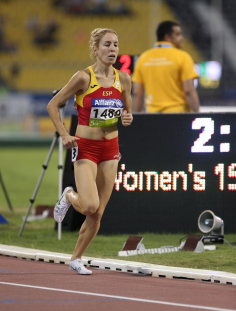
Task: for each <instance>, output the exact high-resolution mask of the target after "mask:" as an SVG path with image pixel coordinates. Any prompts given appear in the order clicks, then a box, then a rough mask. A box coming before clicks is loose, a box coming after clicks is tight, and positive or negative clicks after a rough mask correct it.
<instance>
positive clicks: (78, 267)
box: [70, 259, 92, 274]
mask: <svg viewBox="0 0 236 311" xmlns="http://www.w3.org/2000/svg"><path fill="white" fill-rule="evenodd" d="M70 269H71V270H73V271H77V272H78V273H79V274H92V271H90V270H88V269H86V268H85V266H84V264H83V262H82V260H81V259H75V260H73V261H71V262H70Z"/></svg>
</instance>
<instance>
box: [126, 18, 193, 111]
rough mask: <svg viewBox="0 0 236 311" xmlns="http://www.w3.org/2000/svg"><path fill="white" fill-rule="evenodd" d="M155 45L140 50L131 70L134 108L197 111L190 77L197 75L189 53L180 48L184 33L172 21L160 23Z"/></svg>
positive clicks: (135, 109)
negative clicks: (142, 50) (141, 51)
mask: <svg viewBox="0 0 236 311" xmlns="http://www.w3.org/2000/svg"><path fill="white" fill-rule="evenodd" d="M156 34H157V40H158V42H156V43H155V45H154V48H152V49H150V50H147V51H146V52H144V53H142V54H141V55H140V57H139V58H138V60H137V63H136V65H135V69H134V74H133V78H132V80H133V111H134V112H141V111H142V109H143V95H144V93H145V108H146V112H163V113H166V112H170V113H175V112H191V111H194V112H198V111H199V98H198V94H197V92H196V90H195V88H194V84H193V80H194V79H196V78H198V74H197V72H196V70H195V68H194V63H193V60H192V58H191V56H190V55H189V54H188V53H186V52H184V51H181V50H180V48H181V46H182V43H183V40H184V37H183V34H182V31H181V28H180V26H179V25H178V24H177V23H175V22H172V21H165V22H162V23H161V24H159V26H158V28H157V31H156Z"/></svg>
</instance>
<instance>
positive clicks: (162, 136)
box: [62, 113, 236, 234]
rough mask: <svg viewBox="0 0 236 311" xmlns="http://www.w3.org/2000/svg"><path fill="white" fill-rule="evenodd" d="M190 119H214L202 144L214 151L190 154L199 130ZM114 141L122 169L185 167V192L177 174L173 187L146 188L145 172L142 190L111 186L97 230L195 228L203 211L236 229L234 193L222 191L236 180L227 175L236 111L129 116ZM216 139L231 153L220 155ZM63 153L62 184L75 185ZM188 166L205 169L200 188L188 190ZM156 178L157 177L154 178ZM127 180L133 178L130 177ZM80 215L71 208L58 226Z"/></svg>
mask: <svg viewBox="0 0 236 311" xmlns="http://www.w3.org/2000/svg"><path fill="white" fill-rule="evenodd" d="M195 118H211V119H212V120H213V121H214V134H213V135H212V136H211V139H210V140H209V141H208V142H207V143H206V145H213V146H214V152H213V153H191V146H192V145H193V143H194V141H196V139H197V138H198V137H199V135H200V133H201V132H202V131H203V128H202V129H201V130H192V121H193V120H194V119H195ZM225 124H229V125H230V131H231V132H230V134H229V135H221V134H220V125H225ZM76 126H77V116H72V127H71V133H72V134H73V135H74V133H75V129H76ZM118 127H119V143H120V152H121V154H122V159H121V161H120V163H119V166H118V171H121V164H125V171H122V172H123V173H126V172H127V171H129V172H130V171H132V172H135V173H136V174H138V172H139V171H143V172H145V171H155V172H158V174H159V175H160V174H161V173H162V172H163V171H168V172H169V173H170V174H172V172H173V171H177V172H178V171H184V172H185V173H186V174H187V178H188V181H187V191H184V190H183V189H182V178H179V179H178V182H177V191H174V190H170V191H163V189H161V188H160V184H159V189H158V191H155V190H154V188H153V177H152V188H151V190H150V191H147V190H146V187H145V185H146V177H145V175H144V182H143V184H144V187H143V191H140V190H138V189H135V191H127V190H126V189H125V188H124V187H123V186H122V184H120V190H119V191H117V190H115V188H114V190H113V193H112V196H111V199H110V201H109V203H108V205H107V208H106V210H105V213H104V216H103V219H102V223H101V228H100V231H99V233H103V234H111V233H132V234H136V233H138V232H159V233H164V232H169V233H176V232H184V233H190V232H197V231H199V229H198V225H197V221H198V217H199V215H200V214H201V213H202V212H203V211H204V210H208V209H209V210H211V211H213V212H214V213H215V215H217V216H219V217H221V218H222V219H223V220H224V223H225V233H229V232H236V225H235V220H236V207H235V205H236V204H235V201H236V191H230V190H228V189H227V185H228V184H229V183H230V184H234V183H236V179H235V178H229V177H228V166H229V165H230V164H231V163H236V157H235V155H236V115H235V113H211V114H191V113H190V114H165V115H163V114H134V121H133V123H132V125H131V126H130V127H123V126H122V125H121V124H120V123H119V125H118ZM221 142H229V143H230V152H228V153H220V151H219V145H220V143H221ZM70 158H71V152H70V151H68V153H67V158H66V164H65V170H64V179H63V183H64V185H63V186H64V187H66V186H68V185H72V186H73V187H75V184H74V177H73V165H72V164H71V162H70ZM189 163H192V164H193V171H205V172H206V178H205V180H206V189H205V191H195V190H194V189H193V184H194V182H193V174H192V173H189V172H188V164H189ZM218 163H224V165H225V167H224V181H225V183H224V190H223V191H221V190H220V189H219V175H216V174H215V173H214V168H215V166H216V165H217V164H218ZM159 177H160V176H159ZM129 182H130V184H132V183H133V179H132V178H130V179H129ZM83 220H84V216H82V215H80V214H79V213H77V212H75V211H74V209H73V208H72V207H71V208H70V209H69V212H68V214H67V215H66V217H65V219H64V221H63V223H62V228H63V229H64V230H76V229H78V228H79V227H80V225H81V223H82V222H83Z"/></svg>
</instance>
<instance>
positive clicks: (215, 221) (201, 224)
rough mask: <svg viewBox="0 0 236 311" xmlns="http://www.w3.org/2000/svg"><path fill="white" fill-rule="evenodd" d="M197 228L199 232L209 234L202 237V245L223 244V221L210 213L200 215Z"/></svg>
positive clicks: (207, 211)
mask: <svg viewBox="0 0 236 311" xmlns="http://www.w3.org/2000/svg"><path fill="white" fill-rule="evenodd" d="M198 228H199V230H200V231H201V232H203V233H207V234H210V235H209V236H204V237H203V243H224V221H223V220H222V219H221V218H220V217H218V216H216V215H215V214H214V213H213V212H212V211H210V210H206V211H204V212H202V213H201V215H200V216H199V218H198Z"/></svg>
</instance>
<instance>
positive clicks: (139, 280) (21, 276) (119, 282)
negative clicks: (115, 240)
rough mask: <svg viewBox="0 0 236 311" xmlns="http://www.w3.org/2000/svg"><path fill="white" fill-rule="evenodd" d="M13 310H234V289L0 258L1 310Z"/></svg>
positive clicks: (235, 295) (235, 308)
mask: <svg viewBox="0 0 236 311" xmlns="http://www.w3.org/2000/svg"><path fill="white" fill-rule="evenodd" d="M3 282H5V283H11V284H3ZM13 284H20V285H28V286H29V287H23V286H18V285H17V286H16V285H13ZM31 286H35V287H37V288H33V287H31ZM39 287H40V288H39ZM52 289H53V290H52ZM66 290H67V292H66ZM71 291H74V292H71ZM81 292H83V293H81ZM92 294H94V295H92ZM109 295H111V296H110V297H109ZM125 297H126V298H134V300H132V299H129V300H126V299H125ZM147 300H151V301H147ZM15 309H16V310H18V311H21V310H34V311H35V310H36V311H37V310H40V311H42V310H47V311H51V310H56V311H60V310H63V311H65V310H73V309H76V310H83V311H86V310H89V311H93V310H94V311H95V310H96V311H101V310H102V311H118V310H119V311H120V310H124V311H143V310H145V311H154V310H155V311H159V310H160V311H184V310H193V311H194V310H217V311H219V310H225V309H231V310H235V311H236V286H232V285H223V284H213V283H203V282H197V281H186V280H173V279H171V280H169V279H165V278H154V277H150V276H142V275H135V274H128V273H119V272H111V271H103V270H96V269H93V274H92V275H90V276H82V275H78V274H77V273H75V272H73V271H70V270H69V268H68V266H67V265H60V264H54V263H46V262H38V261H30V260H24V259H17V258H12V257H6V256H0V310H4V311H8V310H15Z"/></svg>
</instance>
